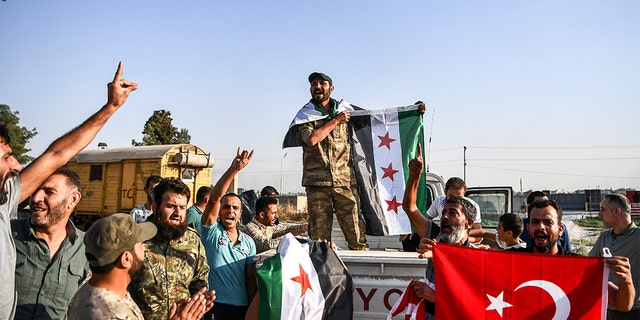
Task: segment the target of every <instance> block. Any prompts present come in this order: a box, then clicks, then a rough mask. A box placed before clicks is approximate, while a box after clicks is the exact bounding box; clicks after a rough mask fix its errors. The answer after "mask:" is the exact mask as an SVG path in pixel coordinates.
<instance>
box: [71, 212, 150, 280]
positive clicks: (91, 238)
mask: <svg viewBox="0 0 640 320" xmlns="http://www.w3.org/2000/svg"><path fill="white" fill-rule="evenodd" d="M157 230H158V229H157V228H156V226H155V225H154V224H153V223H151V222H143V223H140V224H137V223H136V222H135V221H134V220H133V218H132V217H131V216H130V215H128V214H124V213H115V214H112V215H110V216H108V217H105V218H102V219H100V220H98V221H96V222H95V223H94V224H93V225H92V226H91V227H90V228H89V230H87V233H85V235H84V246H85V251H86V253H87V260H88V261H89V264H91V265H92V266H94V267H99V266H104V265H106V264H109V263H112V262H114V261H116V259H118V257H119V256H120V255H121V254H122V253H123V252H125V251H127V250H131V249H133V246H134V245H135V244H136V243H138V242H144V241H147V240H149V239H151V238H153V237H154V236H155V235H156V232H157Z"/></svg>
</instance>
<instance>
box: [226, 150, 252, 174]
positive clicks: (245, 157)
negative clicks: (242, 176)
mask: <svg viewBox="0 0 640 320" xmlns="http://www.w3.org/2000/svg"><path fill="white" fill-rule="evenodd" d="M252 157H253V150H251V152H249V151H247V150H242V151H240V147H238V151H237V155H236V157H235V158H234V159H233V162H232V163H231V167H232V168H233V169H234V170H236V171H240V170H242V169H244V167H246V166H247V165H248V164H249V161H251V158H252Z"/></svg>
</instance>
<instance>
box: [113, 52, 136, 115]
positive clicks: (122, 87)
mask: <svg viewBox="0 0 640 320" xmlns="http://www.w3.org/2000/svg"><path fill="white" fill-rule="evenodd" d="M123 73H124V72H123V71H122V61H120V63H118V70H116V74H115V76H114V77H113V81H112V82H109V84H107V105H112V106H114V107H116V108H119V107H120V106H122V105H123V104H124V103H125V101H127V98H128V97H129V94H130V93H131V92H132V91H133V90H136V89H138V85H137V84H136V83H135V82H131V81H127V80H124V79H122V74H123Z"/></svg>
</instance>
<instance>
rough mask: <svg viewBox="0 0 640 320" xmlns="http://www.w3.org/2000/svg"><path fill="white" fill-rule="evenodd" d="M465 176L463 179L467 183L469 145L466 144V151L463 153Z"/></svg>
mask: <svg viewBox="0 0 640 320" xmlns="http://www.w3.org/2000/svg"><path fill="white" fill-rule="evenodd" d="M462 167H463V176H462V179H463V180H464V182H465V183H467V146H464V153H463V166H462Z"/></svg>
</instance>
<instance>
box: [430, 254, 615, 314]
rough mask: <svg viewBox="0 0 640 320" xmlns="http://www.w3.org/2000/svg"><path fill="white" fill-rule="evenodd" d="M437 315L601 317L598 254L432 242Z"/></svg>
mask: <svg viewBox="0 0 640 320" xmlns="http://www.w3.org/2000/svg"><path fill="white" fill-rule="evenodd" d="M433 262H434V269H435V273H436V274H435V277H436V281H435V282H436V314H435V315H436V319H598V320H599V319H605V318H606V317H605V315H606V310H607V281H608V277H609V273H608V272H605V268H604V263H603V262H602V258H594V257H580V256H558V255H549V254H534V253H520V252H509V251H495V250H481V249H474V248H468V247H462V246H454V245H448V244H442V243H439V244H438V245H436V246H435V247H434V256H433Z"/></svg>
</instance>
